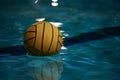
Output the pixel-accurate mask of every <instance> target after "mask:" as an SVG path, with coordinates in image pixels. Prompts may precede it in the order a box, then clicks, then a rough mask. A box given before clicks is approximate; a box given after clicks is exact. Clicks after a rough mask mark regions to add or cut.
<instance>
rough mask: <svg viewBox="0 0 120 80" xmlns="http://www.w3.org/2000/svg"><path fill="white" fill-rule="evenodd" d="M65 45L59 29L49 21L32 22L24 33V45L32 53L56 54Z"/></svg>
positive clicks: (38, 54)
mask: <svg viewBox="0 0 120 80" xmlns="http://www.w3.org/2000/svg"><path fill="white" fill-rule="evenodd" d="M62 45H63V38H62V34H61V32H60V31H59V29H58V28H57V27H56V26H54V25H53V24H51V23H49V22H37V23H34V24H32V25H31V26H30V27H29V28H28V29H27V30H26V32H25V34H24V47H25V49H26V50H27V51H28V53H29V54H30V55H35V56H48V55H55V54H57V53H58V51H59V50H60V49H61V47H62Z"/></svg>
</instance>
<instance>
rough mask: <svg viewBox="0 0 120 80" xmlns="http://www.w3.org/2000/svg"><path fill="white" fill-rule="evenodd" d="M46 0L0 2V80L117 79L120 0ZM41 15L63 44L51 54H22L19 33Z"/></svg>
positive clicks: (119, 49) (22, 34)
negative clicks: (56, 4) (55, 0)
mask: <svg viewBox="0 0 120 80" xmlns="http://www.w3.org/2000/svg"><path fill="white" fill-rule="evenodd" d="M51 2H52V0H5V1H4V0H1V1H0V32H1V34H0V54H1V55H0V73H1V74H0V80H119V79H120V77H119V75H120V62H119V61H120V1H119V0H109V1H108V0H96V1H95V0H66V1H64V0H58V1H57V2H58V3H59V5H58V6H57V7H53V6H52V5H51ZM43 18H44V19H45V21H48V22H53V23H54V24H55V25H59V29H60V30H61V31H62V32H63V33H62V34H63V37H64V46H65V47H66V48H63V49H62V50H61V51H60V52H59V54H58V55H55V56H49V57H35V56H30V55H27V53H23V52H24V51H23V52H22V50H19V49H18V48H19V46H20V47H21V46H23V36H24V32H25V30H26V29H27V28H28V27H29V26H30V25H31V24H32V23H34V22H36V20H40V19H43ZM13 46H15V47H13ZM12 48H14V49H12ZM7 49H8V50H7ZM18 53H19V55H12V54H18ZM20 53H21V54H20Z"/></svg>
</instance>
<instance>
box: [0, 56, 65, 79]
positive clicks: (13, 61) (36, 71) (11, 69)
mask: <svg viewBox="0 0 120 80" xmlns="http://www.w3.org/2000/svg"><path fill="white" fill-rule="evenodd" d="M17 58H18V59H17ZM4 70H5V71H4ZM62 71H63V63H62V61H61V59H60V58H58V57H56V58H55V57H44V58H41V57H32V56H19V57H8V58H6V60H5V59H1V60H0V72H1V73H2V74H0V77H1V78H0V79H1V80H59V79H60V77H61V73H62ZM6 76H7V77H6Z"/></svg>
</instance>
